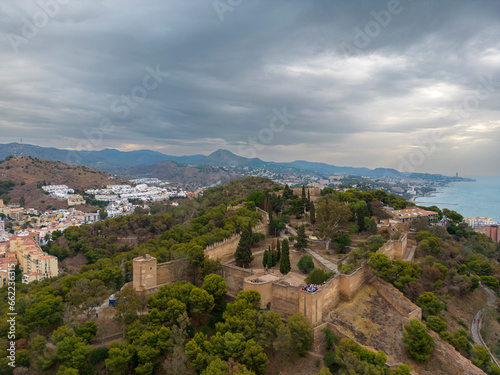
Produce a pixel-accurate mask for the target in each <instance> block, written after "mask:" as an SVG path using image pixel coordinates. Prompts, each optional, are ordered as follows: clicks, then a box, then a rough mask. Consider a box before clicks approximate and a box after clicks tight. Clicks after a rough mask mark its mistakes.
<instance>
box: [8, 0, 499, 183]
mask: <svg viewBox="0 0 500 375" xmlns="http://www.w3.org/2000/svg"><path fill="white" fill-rule="evenodd" d="M221 3H223V4H228V2H227V1H225V0H221V1H214V2H212V1H185V0H184V1H181V0H179V1H174V0H171V1H168V2H165V1H160V0H150V1H147V2H139V1H132V0H123V1H120V2H112V1H105V0H91V1H83V0H65V1H62V0H61V1H57V0H41V1H28V0H22V1H13V0H8V1H5V2H2V3H1V4H0V27H1V29H0V31H1V32H2V35H3V37H4V38H3V39H1V42H2V43H3V44H1V50H0V61H1V64H2V65H1V67H2V69H1V70H0V87H1V90H0V113H1V118H0V142H2V143H6V142H11V141H16V140H17V139H18V138H20V137H23V138H24V140H25V142H30V143H34V144H40V145H44V146H55V147H65V148H76V147H79V146H80V147H83V145H87V146H89V145H90V146H91V147H92V148H95V149H101V148H105V147H116V148H120V149H124V150H131V149H139V148H151V149H156V150H159V151H162V152H165V153H172V154H190V153H209V152H211V151H214V150H215V149H217V148H219V147H224V148H228V149H231V150H232V151H234V152H238V150H239V149H240V150H241V147H242V146H244V145H246V144H248V142H252V140H255V139H256V138H257V139H258V134H259V131H261V130H262V129H266V128H269V123H270V120H271V118H272V117H273V116H274V112H273V111H283V108H284V107H286V111H288V113H289V114H291V115H293V116H296V117H294V118H293V119H292V120H290V121H289V123H287V124H286V129H285V131H282V132H278V133H276V134H274V136H273V138H272V140H271V141H269V142H268V144H266V145H265V146H267V147H262V148H259V154H258V155H257V156H258V157H261V158H262V159H265V160H269V159H272V160H293V159H306V160H311V161H324V162H329V163H334V164H342V165H355V166H361V165H363V166H369V167H376V166H388V167H396V168H397V167H398V160H400V158H401V157H406V156H407V155H408V153H410V152H412V151H415V150H418V149H419V148H422V147H423V146H421V145H422V144H425V143H426V140H427V141H428V140H429V139H431V138H432V131H435V130H436V129H438V130H439V129H441V130H443V131H444V135H443V136H442V137H440V138H439V140H438V142H436V145H435V149H434V151H433V152H432V153H428V154H427V157H426V160H425V162H424V163H423V164H422V165H418V166H416V167H417V169H418V170H422V171H431V172H444V173H451V172H453V171H455V170H456V165H455V161H454V160H457V158H459V159H460V160H462V159H464V156H463V152H462V153H461V150H466V151H467V155H470V158H472V159H473V160H474V162H473V164H472V165H474V167H469V164H470V163H467V164H464V165H465V167H467V170H466V171H463V172H461V173H462V174H465V173H478V172H479V173H482V172H485V171H487V170H488V169H489V168H490V167H491V165H490V164H491V163H493V162H494V161H491V159H490V158H489V157H488V153H489V154H490V155H491V154H492V153H495V152H497V151H496V150H498V142H499V134H500V127H499V126H498V125H500V122H499V121H498V109H499V108H498V106H499V100H498V98H499V94H498V93H499V92H500V84H499V83H497V82H500V42H499V41H498V35H499V32H500V25H498V22H497V20H498V19H499V16H500V4H499V3H496V2H490V1H477V2H473V3H472V2H466V1H451V0H449V1H426V2H415V1H413V2H412V1H409V0H401V1H397V0H390V1H356V2H345V1H329V2H323V1H310V2H304V1H299V0H295V1H290V0H287V1H285V0H283V1H278V0H276V1H272V2H265V1H248V0H243V1H242V2H241V3H240V5H237V6H231V5H228V6H227V7H226V9H229V10H228V11H226V12H225V13H224V14H223V15H222V18H223V19H222V21H221V17H220V16H219V14H218V13H217V11H216V9H215V8H214V4H219V5H220V4H221ZM37 4H42V7H43V8H44V9H45V11H42V10H41V9H40V5H37ZM43 4H45V5H43ZM220 9H222V8H220ZM220 9H219V13H220V12H221V10H220ZM41 12H42V14H41ZM43 14H45V17H46V19H45V20H44V19H43ZM33 24H34V25H35V26H34V27H33ZM36 25H38V26H36ZM35 28H36V29H35ZM16 49H17V50H18V51H17V52H16V51H15V50H16ZM151 70H152V71H156V72H157V73H156V75H158V71H159V72H168V76H166V75H160V76H159V80H156V81H155V80H154V77H150V79H147V75H148V74H149V75H151ZM161 74H163V73H161ZM488 75H490V77H491V78H489V82H490V86H491V87H490V88H485V86H484V85H483V86H481V87H482V91H481V92H482V93H488V95H481V98H479V99H478V98H476V99H474V98H475V94H474V93H475V92H476V91H477V89H478V85H481V79H483V80H484V79H486V80H488V78H485V77H488ZM481 77H482V78H481ZM145 79H146V81H144V80H145ZM144 82H146V84H145V83H144ZM153 86H155V87H154V88H153ZM488 90H489V91H488ZM132 95H145V98H144V100H142V98H141V99H140V100H137V101H134V100H133V99H131V98H130V97H131V96H132ZM136 98H138V97H137V96H136ZM131 100H132V101H131ZM138 101H140V102H138ZM124 106H125V108H126V109H125V108H124ZM461 108H462V109H461ZM457 111H458V112H457ZM457 113H459V115H457ZM108 120H109V122H111V123H112V126H107V127H106V126H104V127H103V126H102V124H103V121H105V123H104V124H109V123H108V122H106V121H108ZM103 129H104V130H103ZM450 129H451V130H450ZM92 137H93V138H92ZM89 139H90V141H89ZM427 143H428V142H427ZM477 165H484V169H483V170H478V168H477Z"/></svg>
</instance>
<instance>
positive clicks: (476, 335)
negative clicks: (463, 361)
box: [471, 284, 500, 366]
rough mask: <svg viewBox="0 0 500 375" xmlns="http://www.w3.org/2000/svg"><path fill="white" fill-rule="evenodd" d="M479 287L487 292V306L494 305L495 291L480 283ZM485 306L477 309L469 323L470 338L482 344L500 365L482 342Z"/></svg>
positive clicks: (492, 357) (496, 361)
mask: <svg viewBox="0 0 500 375" xmlns="http://www.w3.org/2000/svg"><path fill="white" fill-rule="evenodd" d="M481 287H482V288H483V290H484V291H485V292H486V293H487V294H488V301H487V302H486V305H487V306H491V307H493V306H495V304H494V302H495V299H496V295H495V293H493V292H492V291H491V290H490V289H489V288H486V287H485V286H484V285H482V284H481ZM485 308H486V307H483V308H482V309H481V310H479V311H478V312H477V313H476V315H475V316H474V319H473V321H472V325H471V333H472V338H473V339H474V342H475V343H476V344H477V345H482V346H484V347H485V348H486V350H488V353H490V356H491V359H492V360H493V362H495V363H496V365H497V366H500V364H499V362H498V360H497V359H496V358H495V356H494V355H493V354H491V352H490V349H489V348H488V346H486V343H485V342H484V340H483V338H482V337H481V327H482V325H483V313H484V310H485Z"/></svg>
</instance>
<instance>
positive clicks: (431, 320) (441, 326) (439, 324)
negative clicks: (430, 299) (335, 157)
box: [425, 315, 448, 333]
mask: <svg viewBox="0 0 500 375" xmlns="http://www.w3.org/2000/svg"><path fill="white" fill-rule="evenodd" d="M425 324H426V325H427V327H428V328H430V329H432V330H433V331H434V332H437V333H440V332H441V331H445V330H446V329H447V328H448V326H447V324H446V322H445V321H444V320H443V319H441V318H440V317H439V316H436V315H430V316H428V317H427V319H426V320H425Z"/></svg>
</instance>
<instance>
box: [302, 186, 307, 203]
mask: <svg viewBox="0 0 500 375" xmlns="http://www.w3.org/2000/svg"><path fill="white" fill-rule="evenodd" d="M302 203H304V204H306V187H305V186H304V185H302Z"/></svg>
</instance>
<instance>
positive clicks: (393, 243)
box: [377, 233, 408, 259]
mask: <svg viewBox="0 0 500 375" xmlns="http://www.w3.org/2000/svg"><path fill="white" fill-rule="evenodd" d="M407 252H408V235H407V234H406V233H405V234H404V235H403V236H401V238H400V239H399V240H390V241H387V242H386V243H385V244H384V245H383V246H382V247H381V248H380V249H378V251H377V253H379V254H385V255H387V256H388V257H389V259H404V257H405V256H406V255H407Z"/></svg>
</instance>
